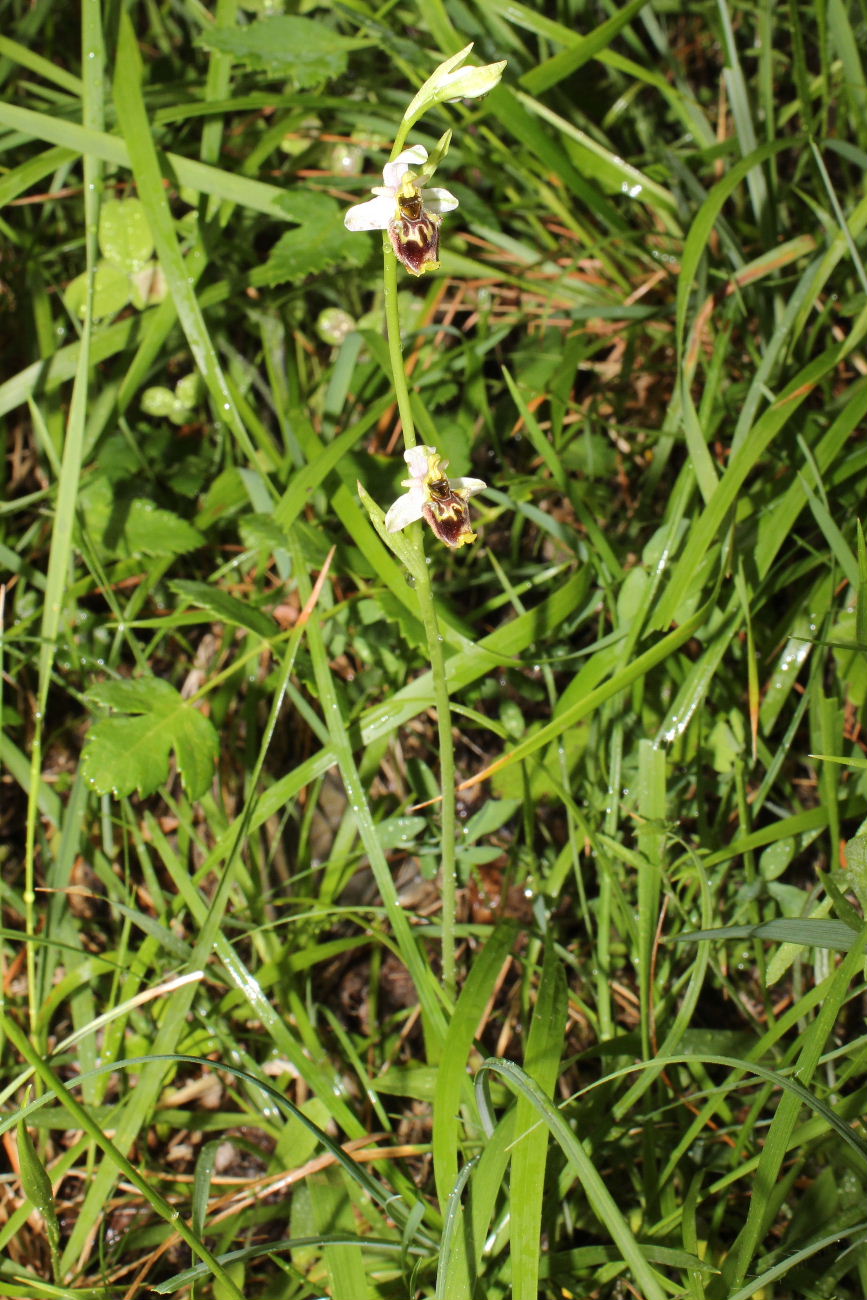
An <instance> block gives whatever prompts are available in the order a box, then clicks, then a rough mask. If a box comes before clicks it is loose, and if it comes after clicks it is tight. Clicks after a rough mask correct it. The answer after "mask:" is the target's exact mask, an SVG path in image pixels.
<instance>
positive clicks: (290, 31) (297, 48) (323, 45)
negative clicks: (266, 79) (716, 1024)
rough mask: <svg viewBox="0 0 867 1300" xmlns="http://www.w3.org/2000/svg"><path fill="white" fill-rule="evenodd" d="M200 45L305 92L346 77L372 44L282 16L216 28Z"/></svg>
mask: <svg viewBox="0 0 867 1300" xmlns="http://www.w3.org/2000/svg"><path fill="white" fill-rule="evenodd" d="M197 44H199V45H204V46H205V48H206V49H208V50H217V51H219V53H221V54H230V55H231V56H232V58H233V59H236V60H237V61H238V62H239V63H244V64H246V66H247V67H248V68H253V69H255V70H256V71H257V72H267V73H269V74H270V75H272V76H274V77H291V78H292V80H293V81H294V82H295V84H296V85H297V86H299V87H301V88H302V89H303V88H306V87H308V86H315V85H317V84H318V83H319V82H322V81H330V80H332V79H333V78H335V77H340V76H342V75H343V73H344V72H345V71H346V60H347V55H348V53H349V51H350V50H361V49H364V48H365V47H366V46H368V45H370V44H371V42H370V41H364V40H358V39H354V38H352V37H348V36H341V35H340V33H339V32H336V31H335V30H334V28H333V27H328V26H327V25H326V24H325V23H317V22H314V21H313V20H312V19H311V18H297V17H294V16H289V15H279V16H277V17H273V18H263V19H260V20H259V21H258V22H253V23H250V24H249V25H248V26H246V27H216V26H215V27H212V28H210V29H209V30H208V31H205V32H203V33H202V35H201V36H200V37H199V38H198V41H197Z"/></svg>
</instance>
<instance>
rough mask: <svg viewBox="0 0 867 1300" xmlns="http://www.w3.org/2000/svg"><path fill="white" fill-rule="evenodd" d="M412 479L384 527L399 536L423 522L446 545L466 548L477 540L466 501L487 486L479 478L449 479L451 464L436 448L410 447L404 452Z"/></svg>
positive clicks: (404, 482)
mask: <svg viewBox="0 0 867 1300" xmlns="http://www.w3.org/2000/svg"><path fill="white" fill-rule="evenodd" d="M403 458H404V460H405V461H406V463H407V465H408V466H409V472H410V477H409V478H408V479H404V481H403V483H402V485H401V486H402V487H405V488H407V489H408V491H406V492H404V494H403V496H400V497H398V499H397V500H396V501H395V503H394V505H393V506H391V507H390V509H389V511H388V513H387V514H386V516H385V526H386V528H387V529H388V531H389V532H390V533H396V532H398V531H399V530H400V529H401V528H406V526H407V524H412V523H415V521H416V520H417V519H424V520H425V521H426V522H427V523H428V524H430V526H431V528H432V529H433V530H434V532H435V533H436V535H437V537H438V538H439V539H440V541H441V542H445V544H446V546H452V547H458V546H465V545H466V544H467V543H468V542H474V541H475V540H476V534H475V533H474V532H473V530H472V529H471V528H470V511H469V507H468V505H467V502H468V500H469V498H470V497H471V496H475V494H476V493H477V492H481V491H483V490H484V488H485V487H486V486H487V484H485V483H483V482H482V480H481V479H480V478H446V473H445V471H446V468H447V466H448V461H447V460H443V459H442V457H441V456H440V454H439V452H437V451H435V450H434V448H433V447H410V449H409V450H408V451H405V452H404V453H403Z"/></svg>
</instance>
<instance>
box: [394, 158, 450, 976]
mask: <svg viewBox="0 0 867 1300" xmlns="http://www.w3.org/2000/svg"><path fill="white" fill-rule="evenodd" d="M395 148H397V142H395ZM383 255H384V259H385V265H384V268H383V287H384V293H385V325H386V332H387V335H388V353H389V358H390V360H391V373H392V379H393V382H394V392H395V396H396V398H397V409H398V411H399V412H400V421H401V424H402V426H403V440H404V445H405V446H406V448H407V449H409V448H410V447H414V446H415V445H416V436H415V424H414V422H413V418H412V406H411V403H410V397H409V389H408V387H407V382H406V371H405V369H404V364H403V348H402V346H401V339H400V309H399V307H398V301H397V258H396V257H395V256H394V253H393V252H392V251H391V248H390V247H388V246H386V247H385V249H384V253H383ZM406 531H407V538H408V540H409V543H410V545H411V546H412V547H413V548H414V549H415V551H416V553H417V558H418V565H417V566H415V567H416V572H417V574H418V577H417V578H416V592H417V594H418V603H419V610H420V612H421V617H422V622H423V624H424V630H425V636H426V638H427V648H428V657H429V659H430V667H431V677H432V679H433V693H434V705H435V706H436V711H437V731H438V733H439V750H440V789H441V791H442V807H441V811H440V818H441V820H440V827H441V846H440V847H441V855H440V861H441V869H442V963H443V987H444V988H445V990H446V993H447V994H448V995H449V997H451V998H453V997H454V996H455V993H456V990H457V974H456V966H455V913H456V903H457V879H456V871H455V831H456V816H455V749H454V742H453V740H452V710H451V701H450V700H449V688H448V682H447V681H446V662H445V655H444V654H443V639H442V637H441V636H440V631H439V622H438V620H437V612H436V603H435V601H434V595H433V588H432V586H431V580H430V571H429V569H428V566H427V562H426V560H425V554H424V538H423V535H422V528H421V524H420V523H419V524H412V525H411V526H410V527H409V528H408V529H407V530H406Z"/></svg>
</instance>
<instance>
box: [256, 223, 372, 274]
mask: <svg viewBox="0 0 867 1300" xmlns="http://www.w3.org/2000/svg"><path fill="white" fill-rule="evenodd" d="M369 256H370V240H369V239H366V238H361V239H360V238H359V236H358V233H357V232H352V231H349V230H347V229H346V227H345V226H344V224H343V217H342V215H341V214H340V213H339V212H335V213H334V215H333V216H332V217H331V218H330V219H329V220H327V221H322V222H319V223H317V224H315V225H303V226H299V227H298V228H297V230H288V231H287V232H286V234H285V235H282V236H281V237H280V239H278V241H277V243H276V244H275V245H274V247H273V248H272V249H271V255H270V257H269V258H268V261H267V262H266V263H265V265H264V267H263V268H262V272H261V277H260V282H261V283H263V284H267V285H276V284H285V283H287V282H296V281H299V280H303V279H305V278H306V277H307V276H308V275H315V274H316V273H317V272H319V271H327V270H328V269H329V267H332V266H338V265H339V266H343V267H359V266H364V264H365V262H366V261H367V259H368V258H369Z"/></svg>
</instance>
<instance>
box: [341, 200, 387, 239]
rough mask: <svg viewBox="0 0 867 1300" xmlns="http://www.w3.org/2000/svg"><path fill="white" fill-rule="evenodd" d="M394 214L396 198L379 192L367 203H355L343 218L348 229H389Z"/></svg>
mask: <svg viewBox="0 0 867 1300" xmlns="http://www.w3.org/2000/svg"><path fill="white" fill-rule="evenodd" d="M393 216H394V198H393V197H392V195H390V194H378V195H377V196H376V198H375V199H368V200H367V202H366V203H355V204H353V206H352V207H351V208H350V209H349V210H348V212H347V213H346V215H345V216H344V218H343V224H344V226H345V227H346V229H347V230H387V229H388V223H389V221H391V219H392V217H393Z"/></svg>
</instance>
